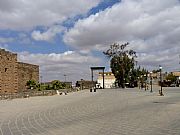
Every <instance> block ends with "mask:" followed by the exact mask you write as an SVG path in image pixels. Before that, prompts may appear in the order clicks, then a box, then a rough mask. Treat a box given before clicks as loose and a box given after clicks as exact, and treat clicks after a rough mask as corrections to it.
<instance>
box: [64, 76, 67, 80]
mask: <svg viewBox="0 0 180 135" xmlns="http://www.w3.org/2000/svg"><path fill="white" fill-rule="evenodd" d="M66 76H67V75H66V74H64V82H66Z"/></svg>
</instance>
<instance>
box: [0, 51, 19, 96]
mask: <svg viewBox="0 0 180 135" xmlns="http://www.w3.org/2000/svg"><path fill="white" fill-rule="evenodd" d="M17 77H18V76H17V54H14V53H11V52H9V51H5V50H4V49H0V93H13V92H17V91H18V83H17V79H18V78H17Z"/></svg>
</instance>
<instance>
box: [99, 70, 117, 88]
mask: <svg viewBox="0 0 180 135" xmlns="http://www.w3.org/2000/svg"><path fill="white" fill-rule="evenodd" d="M115 81H116V78H115V76H114V74H113V73H112V72H104V88H112V87H114V85H115ZM97 83H98V84H100V87H102V88H103V72H99V75H98V79H97Z"/></svg>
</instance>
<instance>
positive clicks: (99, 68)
mask: <svg viewBox="0 0 180 135" xmlns="http://www.w3.org/2000/svg"><path fill="white" fill-rule="evenodd" d="M104 69H105V67H91V77H92V84H93V77H94V76H93V71H94V70H102V71H103V89H104Z"/></svg>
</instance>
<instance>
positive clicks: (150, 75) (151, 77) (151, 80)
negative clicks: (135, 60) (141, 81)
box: [150, 71, 153, 92]
mask: <svg viewBox="0 0 180 135" xmlns="http://www.w3.org/2000/svg"><path fill="white" fill-rule="evenodd" d="M150 80H151V81H150V84H151V91H150V92H153V91H152V71H151V72H150Z"/></svg>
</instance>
